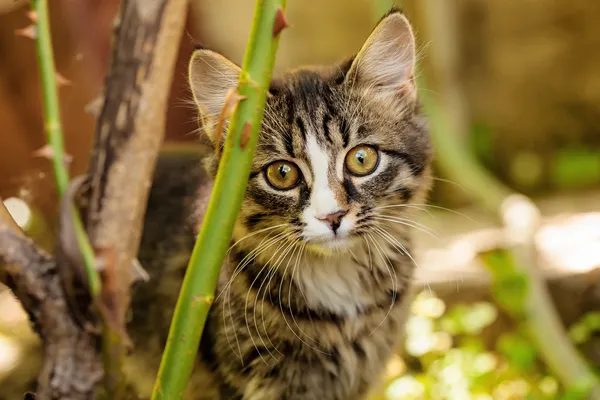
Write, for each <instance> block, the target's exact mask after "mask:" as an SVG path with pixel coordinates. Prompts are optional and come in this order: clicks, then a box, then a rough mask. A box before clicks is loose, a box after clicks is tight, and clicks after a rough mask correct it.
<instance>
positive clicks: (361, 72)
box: [347, 10, 417, 100]
mask: <svg viewBox="0 0 600 400" xmlns="http://www.w3.org/2000/svg"><path fill="white" fill-rule="evenodd" d="M415 47H416V46H415V36H414V33H413V30H412V27H411V25H410V22H408V19H407V18H406V17H405V16H404V15H403V14H402V13H401V12H400V11H398V10H393V11H392V12H390V13H389V14H388V15H386V16H385V17H383V18H382V19H381V21H380V22H379V24H377V26H376V27H375V29H374V30H373V32H372V33H371V35H370V36H369V38H368V39H367V41H366V42H365V44H364V45H363V47H362V49H361V50H360V52H359V53H358V55H357V56H356V58H355V59H354V61H353V63H352V65H351V67H350V70H349V71H348V74H347V75H348V78H349V79H351V80H353V81H354V82H357V83H358V84H361V85H363V86H365V87H369V88H373V89H374V90H375V91H376V92H378V93H380V94H382V95H389V96H391V97H392V98H393V97H394V95H400V94H403V95H404V96H407V97H408V98H411V99H413V100H414V99H416V96H417V88H416V84H415V79H414V76H415V62H416V60H415Z"/></svg>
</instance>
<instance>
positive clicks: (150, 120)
mask: <svg viewBox="0 0 600 400" xmlns="http://www.w3.org/2000/svg"><path fill="white" fill-rule="evenodd" d="M186 11H187V0H152V1H150V0H129V1H124V2H123V3H122V5H121V13H120V15H119V22H118V25H117V29H116V35H117V36H116V41H115V43H114V48H113V54H112V61H111V68H110V71H109V74H108V77H107V79H106V86H105V90H104V92H105V97H104V104H103V107H102V112H101V113H100V117H99V119H98V124H97V130H96V141H95V145H94V152H93V157H92V161H91V163H90V166H89V174H88V176H89V177H90V178H89V181H88V183H89V191H88V196H89V197H88V199H87V201H86V202H85V203H86V204H85V206H86V212H87V215H86V216H87V218H86V219H87V231H88V235H89V237H90V239H91V243H92V246H93V247H94V249H95V250H96V257H97V261H98V262H99V263H101V264H102V267H103V277H102V278H103V285H102V294H101V304H100V305H99V309H100V311H101V312H102V314H103V317H104V322H105V324H110V325H111V330H112V331H113V332H119V333H120V334H121V335H120V336H121V338H120V340H119V338H114V337H113V338H112V339H110V338H109V339H108V342H110V343H111V344H110V346H111V349H109V350H108V351H109V352H110V353H111V355H110V358H111V360H110V361H111V365H109V366H108V367H107V368H108V370H107V371H106V372H107V377H108V379H107V382H106V383H107V385H108V387H109V391H110V392H111V393H115V391H116V392H118V387H119V386H121V387H122V385H121V383H122V382H121V377H120V367H121V365H120V364H121V363H122V359H123V357H124V346H123V344H124V343H123V342H126V341H127V338H126V335H125V324H126V315H127V312H128V309H129V304H130V292H129V288H130V286H131V284H132V283H133V282H134V281H135V280H136V278H138V277H139V275H138V274H136V271H137V270H136V269H135V268H134V265H135V262H134V260H135V257H136V256H137V252H138V249H139V243H140V239H141V231H142V221H143V216H144V213H145V211H146V202H147V197H148V191H149V188H150V183H151V179H152V175H153V172H154V167H155V164H156V159H157V155H158V151H159V148H160V145H161V143H162V140H163V137H164V128H165V120H166V109H167V100H168V95H169V91H170V87H171V83H172V77H173V70H174V66H175V61H176V57H177V51H178V49H179V42H180V40H181V36H182V34H183V26H184V25H185V19H186ZM125 227H126V228H125ZM124 228H125V229H124ZM105 339H106V337H105ZM115 339H116V341H115ZM119 342H121V343H119ZM105 343H106V342H105Z"/></svg>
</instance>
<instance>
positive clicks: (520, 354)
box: [375, 290, 600, 400]
mask: <svg viewBox="0 0 600 400" xmlns="http://www.w3.org/2000/svg"><path fill="white" fill-rule="evenodd" d="M499 312H500V311H499V310H498V308H497V306H496V305H495V304H493V303H490V302H483V301H482V302H476V303H471V304H457V305H454V306H453V307H451V308H448V309H447V308H446V305H445V304H444V302H443V301H442V300H441V299H440V298H439V297H437V296H436V295H435V293H433V292H431V291H428V290H426V291H423V292H421V293H419V294H418V295H417V297H416V299H415V302H414V304H413V306H412V310H411V316H410V318H409V320H408V322H407V327H406V337H405V341H404V349H403V351H404V353H405V354H404V359H403V360H400V359H399V358H398V359H396V360H394V362H392V363H391V365H390V367H389V369H388V379H389V380H388V381H387V384H386V387H385V390H384V393H383V394H381V395H380V396H379V397H375V399H378V400H396V399H398V400H400V399H402V400H426V399H427V400H550V399H553V400H554V399H557V400H574V399H578V398H582V397H581V396H580V395H579V394H577V393H572V392H568V393H567V392H566V391H565V390H564V388H563V387H561V385H560V383H559V381H558V379H557V378H556V377H555V376H553V375H552V374H551V373H550V372H549V371H548V369H547V368H546V366H545V365H544V364H543V363H542V362H541V361H540V359H539V357H538V352H537V350H536V348H535V346H534V344H533V343H532V342H531V341H530V340H529V339H528V337H527V335H526V333H525V332H524V331H523V330H522V329H521V328H519V327H518V326H517V325H516V324H515V326H514V328H512V329H511V330H509V331H506V332H504V333H503V334H501V335H500V336H499V337H498V338H497V340H495V341H494V343H493V344H492V345H491V346H490V345H489V343H488V344H486V343H485V341H484V339H483V337H484V336H485V335H483V333H484V331H485V330H486V329H493V328H492V324H493V323H494V322H495V321H496V319H497V318H498V316H499ZM599 332H600V312H594V313H590V314H587V315H585V316H584V317H583V318H582V319H581V320H580V321H579V322H577V323H576V324H574V325H573V326H571V328H570V333H569V334H570V337H571V339H572V340H573V342H574V343H576V344H578V345H582V344H584V343H585V342H586V341H587V340H589V339H590V338H591V337H592V335H594V334H597V333H599Z"/></svg>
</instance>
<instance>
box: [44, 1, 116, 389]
mask: <svg viewBox="0 0 600 400" xmlns="http://www.w3.org/2000/svg"><path fill="white" fill-rule="evenodd" d="M32 8H33V11H34V12H35V14H36V16H37V23H36V39H35V43H36V50H37V60H38V68H39V73H40V80H41V83H42V93H43V102H44V126H45V130H46V136H47V140H48V145H49V146H50V147H51V149H52V167H53V171H54V179H55V181H56V190H57V192H58V195H59V197H62V196H63V195H65V193H66V192H67V189H68V186H69V173H68V171H67V168H66V164H65V150H64V141H63V130H62V123H61V116H60V102H59V98H58V88H57V83H56V69H55V65H54V54H53V52H52V37H51V35H50V22H49V18H48V1H47V0H33V1H32ZM71 211H72V213H73V218H72V220H73V221H74V225H75V237H76V240H77V244H78V246H79V250H80V251H81V255H82V258H83V263H84V265H83V267H84V268H85V271H86V275H87V277H88V284H89V288H90V294H91V296H92V298H93V299H97V298H98V296H99V294H100V290H101V281H100V276H99V275H98V272H97V271H96V269H95V254H94V250H93V248H92V245H91V244H90V242H89V240H88V236H87V233H86V231H85V227H84V225H83V223H82V220H81V217H80V215H79V212H78V211H77V209H76V208H75V206H73V207H72V210H71ZM115 335H116V334H115V332H112V331H111V330H110V329H109V328H108V327H107V325H106V324H105V325H104V329H103V343H104V346H103V349H104V350H105V351H104V363H105V368H106V369H107V370H110V371H113V370H114V365H115V362H119V361H118V360H117V361H115V360H113V357H112V354H110V353H109V349H110V346H109V344H110V343H111V342H114V341H115V337H116V336H115ZM117 336H118V335H117ZM113 398H115V397H113Z"/></svg>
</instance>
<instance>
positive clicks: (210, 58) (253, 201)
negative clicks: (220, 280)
mask: <svg viewBox="0 0 600 400" xmlns="http://www.w3.org/2000/svg"><path fill="white" fill-rule="evenodd" d="M239 72H240V70H239V68H238V67H237V66H236V65H234V64H233V63H231V62H230V61H228V60H227V59H225V58H224V57H222V56H220V55H218V54H217V53H214V52H212V51H208V50H198V51H197V52H196V53H195V54H194V56H193V58H192V61H191V64H190V83H191V87H192V91H193V94H194V98H195V100H196V103H197V104H198V107H199V109H200V113H201V115H202V118H203V126H204V130H205V131H206V132H207V134H208V136H209V137H210V139H211V140H212V141H213V144H214V145H215V147H217V146H219V147H220V146H222V145H223V143H224V140H225V138H224V136H225V134H226V132H225V130H226V127H227V124H225V126H223V125H222V124H221V126H222V127H223V129H224V130H223V132H222V133H221V135H217V134H216V132H215V127H216V126H218V125H219V124H218V118H219V114H220V112H221V109H222V107H223V105H224V103H225V100H226V97H227V94H228V93H229V91H230V89H231V88H232V87H235V86H236V84H237V78H238V74H239ZM414 74H415V40H414V35H413V32H412V29H411V26H410V24H409V22H408V20H407V19H406V17H405V16H404V15H402V14H401V13H399V12H394V13H391V14H389V15H387V16H386V17H384V18H383V19H382V20H381V21H380V22H379V24H378V25H377V27H376V28H375V30H374V31H373V32H372V34H371V35H370V36H369V38H368V39H367V41H366V43H365V44H364V45H363V47H362V49H361V50H360V52H359V53H358V55H356V57H354V59H353V60H350V61H347V62H345V63H342V64H341V65H339V66H336V67H334V68H331V69H307V68H305V69H298V70H295V71H292V72H289V73H287V74H286V75H284V76H282V77H279V78H277V79H275V80H274V81H273V83H272V85H271V88H270V96H269V97H268V99H267V105H266V108H265V114H264V119H263V124H262V128H261V131H260V139H259V143H258V147H257V150H256V156H255V159H254V162H253V165H252V172H251V175H250V181H249V183H248V188H247V191H246V196H245V199H244V203H243V207H242V211H241V213H240V217H239V220H238V224H237V226H236V232H235V233H234V235H235V236H236V238H237V239H239V238H241V237H242V236H245V235H247V234H249V233H254V239H256V240H264V239H265V237H267V236H270V237H275V236H276V235H280V236H285V237H287V238H289V239H291V240H293V241H296V243H298V244H301V245H305V246H303V247H305V248H306V249H309V250H311V251H313V252H318V253H322V254H330V253H335V250H341V249H347V248H349V247H351V246H352V244H353V243H355V242H357V241H360V239H361V238H363V237H364V236H365V235H369V234H370V233H373V232H376V230H377V229H378V225H380V224H384V225H385V224H386V218H387V219H388V221H387V222H392V219H393V218H394V217H393V216H394V215H398V214H399V213H400V212H402V211H404V210H407V209H408V208H407V207H402V206H401V205H405V204H410V203H413V204H414V203H416V202H422V201H423V199H424V197H425V194H426V192H427V190H428V188H429V185H430V174H429V164H430V159H431V149H430V143H429V139H428V135H427V131H426V125H425V122H424V120H423V118H422V117H421V116H420V115H419V106H418V103H417V88H416V85H415V78H414ZM219 136H220V137H221V139H220V143H215V140H216V139H215V138H217V137H219ZM215 158H216V157H215ZM217 163H218V160H213V166H212V167H213V171H214V170H215V169H216V164H217ZM396 206H398V207H396ZM397 222H399V220H398V221H397ZM260 230H263V231H262V232H258V231H260ZM252 241H254V240H252ZM255 244H256V243H255Z"/></svg>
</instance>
